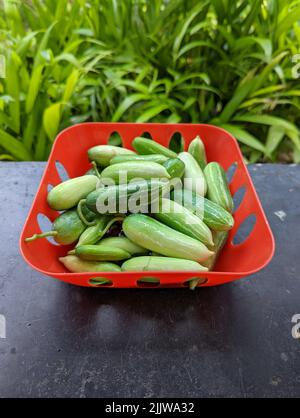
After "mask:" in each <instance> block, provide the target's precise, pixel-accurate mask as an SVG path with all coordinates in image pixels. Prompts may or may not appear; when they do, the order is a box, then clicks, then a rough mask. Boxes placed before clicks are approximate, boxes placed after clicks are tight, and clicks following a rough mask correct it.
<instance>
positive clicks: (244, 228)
mask: <svg viewBox="0 0 300 418" xmlns="http://www.w3.org/2000/svg"><path fill="white" fill-rule="evenodd" d="M255 224H256V215H254V214H252V215H249V216H248V217H247V218H246V219H245V220H244V221H243V222H242V223H241V225H240V227H239V229H238V230H237V232H236V233H235V236H234V237H233V240H232V244H233V245H240V244H242V243H243V242H245V241H246V240H247V239H248V237H249V236H250V234H251V232H252V231H253V229H254V227H255Z"/></svg>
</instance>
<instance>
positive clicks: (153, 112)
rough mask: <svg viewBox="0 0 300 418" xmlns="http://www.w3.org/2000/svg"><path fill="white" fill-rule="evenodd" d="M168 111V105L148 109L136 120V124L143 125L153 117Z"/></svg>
mask: <svg viewBox="0 0 300 418" xmlns="http://www.w3.org/2000/svg"><path fill="white" fill-rule="evenodd" d="M167 109H169V105H167V104H161V105H158V106H154V107H151V108H150V109H148V110H146V111H145V112H144V113H142V114H141V115H140V116H139V117H138V118H137V120H136V122H137V123H144V122H148V121H149V120H151V119H152V118H154V117H155V116H157V115H159V114H160V113H161V112H163V111H164V110H167Z"/></svg>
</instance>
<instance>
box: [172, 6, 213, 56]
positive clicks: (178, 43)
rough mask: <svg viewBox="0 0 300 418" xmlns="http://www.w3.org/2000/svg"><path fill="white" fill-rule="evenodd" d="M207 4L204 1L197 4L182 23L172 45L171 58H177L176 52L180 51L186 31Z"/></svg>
mask: <svg viewBox="0 0 300 418" xmlns="http://www.w3.org/2000/svg"><path fill="white" fill-rule="evenodd" d="M208 3H209V2H208V1H204V2H201V3H199V4H197V5H196V6H195V7H194V8H193V9H192V10H191V12H190V13H189V15H188V17H187V18H186V19H185V21H184V22H183V25H182V28H181V30H180V32H179V34H178V35H177V36H176V38H175V41H174V44H173V56H174V57H177V55H178V51H179V49H180V46H181V43H182V41H183V39H184V37H185V35H186V33H187V31H188V28H189V26H190V24H191V23H192V21H193V20H194V19H195V18H196V16H197V15H198V14H199V13H200V12H201V11H202V10H203V9H204V7H206V6H207V4H208ZM175 59H176V58H175Z"/></svg>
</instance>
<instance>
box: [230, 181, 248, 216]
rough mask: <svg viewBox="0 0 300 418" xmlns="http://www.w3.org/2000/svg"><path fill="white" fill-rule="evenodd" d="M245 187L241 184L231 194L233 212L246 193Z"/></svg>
mask: <svg viewBox="0 0 300 418" xmlns="http://www.w3.org/2000/svg"><path fill="white" fill-rule="evenodd" d="M246 190H247V189H246V187H245V186H242V187H240V188H239V189H238V190H237V191H236V192H235V194H234V196H233V203H234V209H233V212H234V213H235V212H236V211H237V210H238V208H239V207H240V205H241V203H242V201H243V200H244V197H245V194H246Z"/></svg>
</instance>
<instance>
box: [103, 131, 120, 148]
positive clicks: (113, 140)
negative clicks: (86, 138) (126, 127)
mask: <svg viewBox="0 0 300 418" xmlns="http://www.w3.org/2000/svg"><path fill="white" fill-rule="evenodd" d="M107 143H108V145H114V146H115V147H123V141H122V138H121V135H120V134H119V133H118V132H113V133H112V134H111V135H110V137H109V139H108V141H107Z"/></svg>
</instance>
